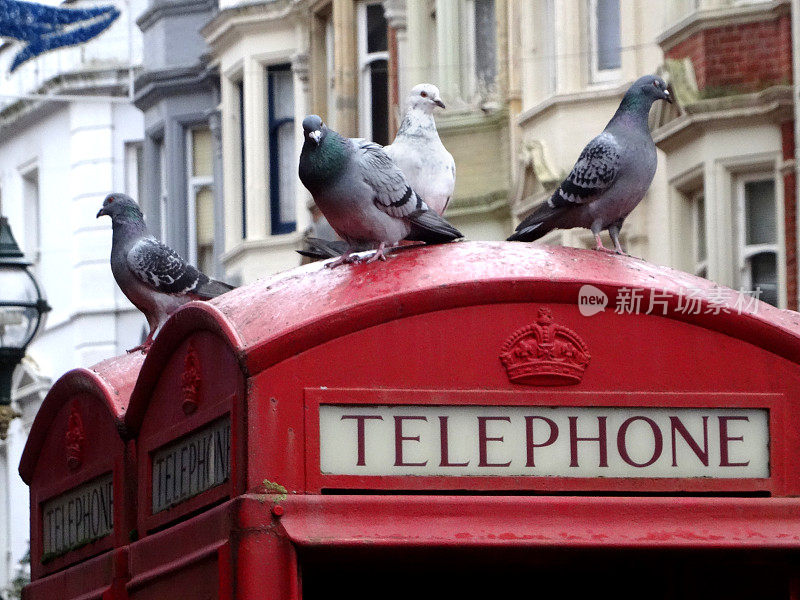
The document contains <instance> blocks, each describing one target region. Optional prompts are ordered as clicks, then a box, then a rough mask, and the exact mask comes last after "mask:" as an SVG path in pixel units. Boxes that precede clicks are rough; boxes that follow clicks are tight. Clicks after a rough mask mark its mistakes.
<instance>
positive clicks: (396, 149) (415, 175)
mask: <svg viewBox="0 0 800 600" xmlns="http://www.w3.org/2000/svg"><path fill="white" fill-rule="evenodd" d="M437 106H439V107H441V108H444V102H442V98H441V96H439V88H437V87H436V86H435V85H432V84H430V83H420V84H419V85H417V86H415V87H414V89H412V90H411V94H410V95H409V96H408V105H407V107H406V114H405V116H404V117H403V122H402V123H401V124H400V129H399V131H398V132H397V136H396V137H395V138H394V142H392V143H391V144H390V145H388V146H385V147H384V148H383V149H384V151H385V152H386V154H388V155H389V157H390V158H391V159H392V160H393V161H394V163H395V164H396V165H397V166H398V167H400V170H401V171H402V172H403V175H405V176H406V180H407V181H408V183H409V185H410V186H411V188H412V189H413V190H414V191H415V192H417V194H419V196H420V197H421V198H422V199H423V200H424V201H425V203H426V204H427V205H428V206H429V207H430V208H431V209H432V210H434V211H436V212H437V213H439V214H440V215H441V214H443V213H444V211H445V209H446V208H447V204H448V203H449V202H450V199H451V198H452V197H453V189H454V188H455V186H456V163H455V161H454V160H453V155H452V154H450V153H449V152H448V151H447V149H446V148H445V147H444V145H443V144H442V140H440V139H439V132H438V131H436V122H435V121H434V120H433V109H434V108H436V107H437Z"/></svg>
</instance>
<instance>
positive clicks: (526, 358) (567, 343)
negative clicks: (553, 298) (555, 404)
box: [500, 308, 591, 385]
mask: <svg viewBox="0 0 800 600" xmlns="http://www.w3.org/2000/svg"><path fill="white" fill-rule="evenodd" d="M590 358H591V357H590V356H589V352H588V351H587V348H586V344H585V343H584V342H583V340H582V339H581V338H580V337H578V334H577V333H575V332H574V331H572V330H571V329H568V328H566V327H564V326H563V325H557V324H555V323H554V322H553V314H552V313H551V312H550V309H549V308H540V309H539V317H538V318H537V319H536V322H535V323H531V324H530V325H528V326H526V327H523V328H522V329H519V330H517V331H515V332H514V333H513V334H512V335H511V337H510V338H508V339H507V340H506V342H505V344H503V348H502V349H501V351H500V361H501V362H502V363H503V366H504V367H505V368H506V373H507V374H508V379H509V380H510V381H511V382H513V383H520V384H525V385H574V384H576V383H580V380H581V379H582V378H583V372H584V371H585V370H586V367H587V365H588V364H589V359H590Z"/></svg>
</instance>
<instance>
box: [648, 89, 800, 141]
mask: <svg viewBox="0 0 800 600" xmlns="http://www.w3.org/2000/svg"><path fill="white" fill-rule="evenodd" d="M792 110H793V108H792V88H791V86H785V85H781V86H774V87H770V88H767V89H766V90H762V91H760V92H756V93H753V94H738V95H735V96H723V97H720V98H708V99H705V100H699V101H697V102H694V103H692V104H689V105H686V106H684V107H682V113H683V114H681V116H680V117H678V118H676V119H673V120H671V121H669V122H667V123H666V124H664V125H662V126H661V127H659V128H657V129H655V130H653V141H654V142H655V143H656V145H657V146H658V147H659V148H661V149H662V150H664V151H668V150H670V149H672V148H674V147H676V146H678V145H681V144H684V143H686V142H687V141H689V140H691V139H694V138H696V137H699V136H702V135H703V134H704V133H705V132H706V131H707V129H708V128H709V127H711V126H725V125H727V124H736V126H738V127H741V126H742V125H744V124H746V123H758V122H774V123H781V122H783V121H787V120H791V119H792V116H793V112H792Z"/></svg>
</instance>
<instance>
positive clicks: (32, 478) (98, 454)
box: [19, 356, 143, 579]
mask: <svg viewBox="0 0 800 600" xmlns="http://www.w3.org/2000/svg"><path fill="white" fill-rule="evenodd" d="M142 360H143V359H142V357H137V356H123V357H118V358H114V359H110V360H107V361H104V362H102V363H99V364H98V365H95V366H94V367H93V368H92V369H91V370H90V369H75V370H73V371H69V372H68V373H66V374H64V375H63V376H62V377H61V378H60V379H59V380H58V381H56V383H55V384H53V387H52V388H51V389H50V391H49V392H48V394H47V396H46V397H45V399H44V401H43V402H42V406H41V408H40V410H39V412H38V413H37V415H36V419H35V420H34V422H33V425H32V426H31V433H30V435H29V437H28V440H27V443H26V445H25V449H24V451H23V454H22V459H21V461H20V466H19V472H20V476H21V477H22V478H23V480H24V481H26V482H27V483H28V484H29V485H30V523H31V576H32V578H33V579H38V578H40V577H43V576H44V575H45V574H47V573H54V572H56V571H59V570H61V569H64V568H66V567H68V566H69V565H73V564H75V563H79V562H83V561H86V560H87V559H89V558H91V557H93V556H96V555H98V554H101V553H103V552H107V551H109V550H110V549H111V548H113V547H115V546H117V547H118V546H121V545H123V544H125V543H127V541H128V533H129V531H130V529H131V528H132V527H133V526H134V525H133V518H134V514H133V513H134V502H135V486H136V480H135V478H134V477H133V476H132V475H133V474H132V473H131V471H132V462H133V461H132V457H133V455H134V454H133V449H132V446H133V443H132V442H128V443H126V442H125V441H124V440H123V439H122V438H121V437H120V435H119V430H120V429H121V427H122V420H123V417H124V415H125V409H126V408H127V404H128V397H129V394H130V391H131V390H132V389H133V384H134V381H135V376H136V374H138V368H139V366H140V365H141V363H142ZM72 402H79V403H80V405H81V406H83V411H84V420H85V421H86V422H85V423H84V426H85V429H84V431H85V434H86V438H85V440H84V444H85V448H84V451H85V452H86V453H87V454H88V457H86V458H84V460H83V464H81V465H80V466H79V467H78V469H77V470H76V471H74V472H73V471H71V470H68V469H67V468H66V461H65V462H64V463H63V464H62V463H58V464H52V461H49V462H48V464H43V465H40V464H39V463H40V458H41V453H42V451H43V450H44V449H45V447H48V445H52V444H53V443H63V442H62V441H61V440H63V436H64V429H62V427H64V426H65V425H66V424H65V423H63V422H60V421H59V419H63V418H64V410H66V406H67V405H68V404H70V403H72ZM86 413H90V414H88V415H87V414H86ZM87 416H88V417H90V418H89V419H87ZM98 434H102V435H103V436H105V438H104V439H98ZM101 444H102V445H104V447H103V448H102V449H100V446H99V445H101ZM109 444H117V448H112V447H111V446H110V445H109ZM106 446H108V447H106ZM108 473H112V483H113V490H114V492H113V494H114V499H113V519H114V529H113V531H112V532H110V533H109V534H108V535H106V536H104V537H102V538H100V539H98V540H95V541H93V542H90V543H88V544H86V545H85V546H82V547H80V548H77V549H74V550H71V551H68V552H66V553H64V554H62V555H60V556H58V557H55V558H53V559H51V560H49V561H48V562H47V563H46V564H42V563H41V562H40V558H41V556H42V551H43V549H42V546H43V531H42V521H43V516H42V507H43V504H44V503H45V502H47V501H48V500H50V499H52V498H54V497H57V496H59V495H61V494H64V493H66V492H68V491H70V490H72V489H74V488H76V487H78V486H80V485H83V484H85V483H88V482H90V481H92V480H94V479H96V478H97V477H100V476H102V475H105V474H108Z"/></svg>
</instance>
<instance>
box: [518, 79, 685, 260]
mask: <svg viewBox="0 0 800 600" xmlns="http://www.w3.org/2000/svg"><path fill="white" fill-rule="evenodd" d="M656 100H666V101H667V102H669V103H672V97H671V96H670V93H669V91H668V90H667V86H666V84H665V83H664V80H663V79H661V78H660V77H656V76H655V75H645V76H644V77H640V78H639V79H637V80H636V81H635V82H634V83H633V85H631V87H630V88H629V89H628V91H627V92H626V93H625V96H624V97H623V98H622V102H620V105H619V108H618V109H617V112H616V113H615V114H614V116H613V117H612V118H611V121H609V122H608V125H606V128H605V129H604V130H603V133H601V134H600V135H598V136H597V137H596V138H594V139H593V140H592V141H591V142H589V144H588V145H587V146H586V147H585V148H584V149H583V152H581V155H580V156H579V157H578V162H576V163H575V166H574V167H573V168H572V171H571V172H570V174H569V175H568V176H567V178H566V179H565V180H564V181H563V182H561V185H559V186H558V189H556V191H555V192H554V193H553V195H552V196H551V197H550V198H549V199H548V200H547V201H545V202H543V203H542V204H540V205H539V206H538V207H537V208H536V209H535V210H534V211H533V213H531V214H530V215H529V216H528V217H527V218H526V219H525V220H523V221H522V223H520V224H519V226H517V229H516V231H515V232H514V233H513V234H512V235H511V237H509V238H508V239H509V240H510V241H514V240H519V241H523V242H531V241H533V240H536V239H539V238H540V237H542V236H543V235H545V234H546V233H548V232H550V231H552V230H553V229H571V228H573V227H585V228H587V229H591V230H592V233H593V234H594V238H595V241H596V242H597V246H596V248H595V249H596V250H606V248H605V247H604V246H603V242H602V240H601V239H600V232H601V231H603V230H604V229H608V233H609V235H610V236H611V239H612V240H613V242H614V248H615V249H616V251H617V252H618V253H619V254H625V251H624V250H623V249H622V246H621V245H620V243H619V231H620V228H621V227H622V223H623V221H624V220H625V218H626V217H627V216H628V215H629V214H630V212H631V211H632V210H633V209H634V208H636V205H637V204H639V202H641V200H642V198H643V197H644V195H645V193H646V192H647V189H648V188H649V187H650V183H651V182H652V181H653V176H654V175H655V172H656V146H655V144H654V143H653V138H652V137H651V135H650V129H649V127H648V124H647V117H648V114H649V113H650V107H651V106H652V105H653V102H655V101H656Z"/></svg>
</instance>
